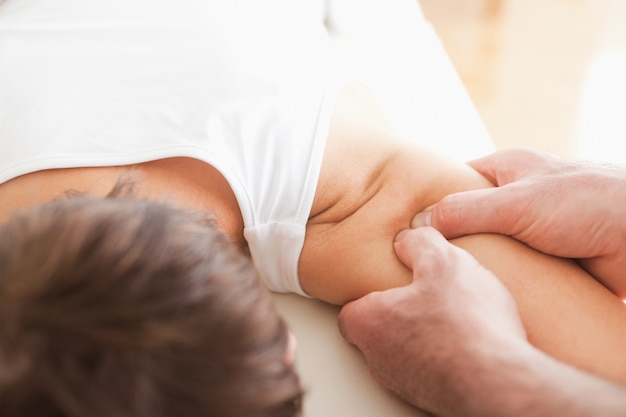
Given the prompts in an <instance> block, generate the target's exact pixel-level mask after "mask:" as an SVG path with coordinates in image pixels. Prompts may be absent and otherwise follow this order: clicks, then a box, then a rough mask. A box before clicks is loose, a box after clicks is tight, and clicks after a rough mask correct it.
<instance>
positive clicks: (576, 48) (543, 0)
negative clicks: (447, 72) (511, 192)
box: [419, 0, 626, 163]
mask: <svg viewBox="0 0 626 417" xmlns="http://www.w3.org/2000/svg"><path fill="white" fill-rule="evenodd" d="M419 2H420V4H421V5H422V8H423V10H424V14H425V15H426V18H427V19H428V20H429V21H430V22H431V23H432V24H433V26H434V28H435V30H436V31H437V33H438V34H439V36H440V38H441V39H442V42H443V44H444V47H445V48H446V50H447V52H448V54H449V55H450V58H451V60H452V62H453V64H454V65H455V67H456V69H457V71H458V73H459V75H460V76H461V79H462V80H463V82H464V84H465V86H466V88H467V90H468V92H469V94H470V96H471V98H472V100H473V102H474V104H475V105H476V107H477V109H478V112H479V114H480V115H481V117H482V119H483V122H484V123H485V125H486V127H487V130H488V131H489V133H490V134H491V136H492V138H493V140H494V142H495V143H496V146H497V147H498V148H506V147H510V146H529V147H532V148H536V149H542V150H546V151H550V152H554V153H558V154H561V155H565V156H570V157H582V158H586V159H593V160H601V161H607V162H619V163H626V1H625V0H462V1H460V0H419Z"/></svg>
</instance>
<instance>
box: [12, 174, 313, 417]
mask: <svg viewBox="0 0 626 417" xmlns="http://www.w3.org/2000/svg"><path fill="white" fill-rule="evenodd" d="M122 188H123V186H121V187H117V188H116V190H115V191H114V192H113V193H112V195H110V196H109V197H116V196H117V194H120V190H121V189H122ZM287 338H288V333H287V329H286V327H285V324H284V323H283V321H282V320H281V319H280V318H279V316H278V315H277V313H276V311H275V309H274V306H273V304H272V300H271V297H270V296H269V293H268V292H267V291H266V290H265V288H264V287H263V286H262V284H260V281H259V279H258V277H257V275H256V273H255V270H254V268H253V267H252V265H251V262H250V261H249V259H248V258H247V257H246V256H245V255H243V254H241V253H239V251H237V250H236V249H235V248H234V247H233V246H232V245H231V243H230V241H229V240H228V238H227V237H226V236H225V235H224V234H223V233H222V232H220V231H219V229H218V228H217V227H216V225H215V223H214V222H213V221H212V220H210V219H207V217H206V216H205V215H202V214H199V213H191V212H189V211H185V210H182V209H176V208H173V207H171V206H168V205H165V204H161V203H155V202H148V201H143V200H137V199H133V198H126V197H124V198H122V197H119V196H118V197H117V198H104V199H98V198H93V197H89V196H78V197H75V198H71V199H63V200H57V201H53V202H49V203H46V204H43V205H41V206H38V207H35V208H32V209H28V210H26V211H23V212H21V213H19V214H18V215H16V216H14V218H13V219H12V220H11V221H10V222H9V223H7V224H5V225H4V226H3V227H1V228H0V415H2V416H7V417H9V416H11V417H13V416H35V417H104V416H107V417H108V416H115V417H131V416H132V417H148V416H149V417H158V416H172V417H173V416H176V417H178V416H185V417H188V416H189V417H191V416H199V417H200V416H213V417H218V416H220V417H240V416H241V417H243V416H246V417H270V416H271V417H292V416H295V415H298V414H299V410H300V402H301V395H302V392H301V388H300V385H299V382H298V378H297V376H296V374H295V371H294V369H293V367H292V366H290V365H289V364H286V363H285V361H284V360H283V355H284V352H285V349H286V346H287Z"/></svg>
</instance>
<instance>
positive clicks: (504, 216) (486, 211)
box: [411, 186, 516, 239]
mask: <svg viewBox="0 0 626 417" xmlns="http://www.w3.org/2000/svg"><path fill="white" fill-rule="evenodd" d="M511 197H513V196H512V195H511V193H510V192H508V189H507V187H506V186H504V187H500V188H485V189H480V190H472V191H464V192H460V193H456V194H450V195H448V196H446V197H444V198H443V199H442V200H441V201H440V202H438V203H436V204H435V205H433V206H431V207H430V208H429V209H428V210H427V211H423V212H421V213H418V214H417V215H416V216H415V217H413V220H412V221H411V227H414V228H417V227H422V226H431V227H434V228H435V229H437V230H438V231H439V232H440V233H441V234H442V235H443V236H445V237H446V238H448V239H454V238H457V237H459V236H463V235H468V234H474V233H503V234H509V233H508V232H510V230H509V229H510V224H509V221H508V220H510V217H511V212H512V211H513V210H514V209H515V205H516V203H515V201H514V199H513V198H511Z"/></svg>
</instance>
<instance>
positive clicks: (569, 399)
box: [444, 346, 626, 417]
mask: <svg viewBox="0 0 626 417" xmlns="http://www.w3.org/2000/svg"><path fill="white" fill-rule="evenodd" d="M523 349H524V352H520V353H519V354H511V352H499V353H497V354H496V355H495V356H496V357H494V355H490V356H491V357H490V358H487V359H485V361H483V363H484V364H486V367H488V368H489V369H485V368H483V369H482V370H481V369H478V367H477V368H476V369H475V370H474V371H473V372H472V373H474V375H473V376H471V375H467V376H468V377H467V378H464V379H463V380H461V381H456V382H457V383H458V384H459V385H458V389H459V391H458V392H459V396H458V400H459V401H454V403H456V404H454V405H452V404H451V407H450V409H449V410H448V411H449V414H444V415H450V416H456V415H459V416H464V417H474V416H476V417H479V416H480V417H508V416H511V417H513V416H515V417H517V416H524V417H554V416H568V417H592V416H593V417H595V416H603V417H614V416H615V417H617V416H626V388H625V387H622V386H620V385H617V384H613V383H612V382H609V381H606V380H603V379H600V378H597V377H595V376H593V375H590V374H587V373H585V372H583V371H580V370H578V369H575V368H573V367H571V366H569V365H565V364H563V363H560V362H558V361H556V360H555V359H553V358H551V357H549V356H547V355H546V354H544V353H543V352H540V351H538V350H536V349H534V348H532V347H530V346H529V347H528V348H525V347H524V348H523ZM498 356H499V357H498ZM479 366H480V365H479Z"/></svg>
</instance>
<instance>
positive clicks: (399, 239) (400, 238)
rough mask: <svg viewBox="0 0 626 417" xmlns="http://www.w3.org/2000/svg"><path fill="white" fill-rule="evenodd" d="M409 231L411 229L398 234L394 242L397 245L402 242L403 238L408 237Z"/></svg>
mask: <svg viewBox="0 0 626 417" xmlns="http://www.w3.org/2000/svg"><path fill="white" fill-rule="evenodd" d="M409 231H410V229H405V230H402V231H401V232H400V233H398V234H397V235H396V238H395V239H394V240H393V241H394V242H395V243H397V242H399V241H401V240H402V237H403V236H404V235H406V234H407V233H409Z"/></svg>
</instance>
